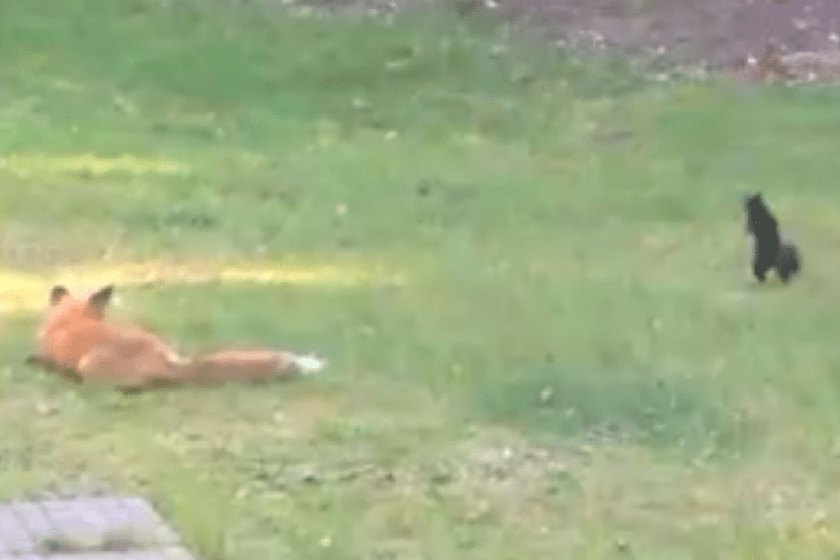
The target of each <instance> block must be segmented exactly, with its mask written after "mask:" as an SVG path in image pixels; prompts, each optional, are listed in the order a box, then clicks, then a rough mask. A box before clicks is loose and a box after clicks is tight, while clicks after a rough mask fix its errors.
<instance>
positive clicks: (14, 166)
mask: <svg viewBox="0 0 840 560" xmlns="http://www.w3.org/2000/svg"><path fill="white" fill-rule="evenodd" d="M0 169H5V170H8V171H10V172H11V173H13V174H14V175H16V176H17V177H19V178H22V179H28V178H32V177H35V176H44V175H50V174H65V173H77V174H78V173H88V174H90V175H91V176H93V177H99V176H102V175H108V174H110V173H127V174H129V175H138V176H139V175H149V174H155V175H186V174H187V173H189V171H190V167H189V166H188V165H186V164H184V163H181V162H177V161H173V160H169V159H164V158H142V157H137V156H133V155H130V154H123V155H120V156H115V157H104V156H98V155H95V154H90V153H87V154H77V155H67V156H50V155H44V154H9V155H6V156H5V157H2V158H0Z"/></svg>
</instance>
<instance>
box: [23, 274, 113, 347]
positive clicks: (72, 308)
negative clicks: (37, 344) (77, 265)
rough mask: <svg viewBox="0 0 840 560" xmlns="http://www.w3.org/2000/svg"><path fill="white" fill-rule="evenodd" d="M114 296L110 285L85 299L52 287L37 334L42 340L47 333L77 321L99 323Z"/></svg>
mask: <svg viewBox="0 0 840 560" xmlns="http://www.w3.org/2000/svg"><path fill="white" fill-rule="evenodd" d="M113 294H114V287H113V286H111V285H108V286H105V287H103V288H100V289H98V290H97V291H95V292H93V293H92V294H90V295H89V296H87V297H82V298H79V297H74V296H73V295H72V294H71V293H70V291H69V290H68V289H67V288H65V287H64V286H60V285H59V286H54V287H53V288H52V289H51V290H50V295H49V306H48V307H47V313H46V316H45V317H44V323H43V326H42V327H41V330H40V332H39V333H38V335H39V338H42V337H43V336H44V335H45V334H46V333H47V332H49V331H51V330H53V329H55V328H58V327H60V326H62V325H66V324H68V323H73V322H77V321H79V320H87V321H90V320H93V321H99V320H101V319H102V318H103V317H104V315H105V309H106V308H107V307H108V303H109V302H110V301H111V296H112V295H113Z"/></svg>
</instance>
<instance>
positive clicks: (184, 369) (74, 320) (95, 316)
mask: <svg viewBox="0 0 840 560" xmlns="http://www.w3.org/2000/svg"><path fill="white" fill-rule="evenodd" d="M113 292H114V287H113V286H111V285H109V286H105V287H103V288H101V289H99V290H98V291H96V292H94V293H93V294H92V295H90V296H89V297H87V298H76V297H73V296H72V295H71V294H70V292H69V291H68V290H67V288H65V287H64V286H60V285H59V286H55V287H53V288H52V290H51V291H50V295H49V306H48V308H47V312H46V316H45V317H44V321H43V323H42V325H41V328H40V330H39V331H38V335H37V340H38V347H39V350H38V352H37V353H35V354H33V355H31V356H29V357H28V358H27V363H29V364H37V365H41V366H42V367H45V368H47V369H50V370H53V371H56V372H58V373H60V374H62V375H63V376H64V377H66V378H68V379H70V380H73V381H75V382H77V383H82V382H95V383H104V384H108V385H113V386H116V387H118V388H121V389H123V390H126V391H137V390H142V389H148V388H153V387H157V386H162V385H181V384H210V383H221V382H225V381H260V380H264V379H269V378H275V377H277V378H290V377H294V376H295V375H298V374H299V375H307V374H312V373H315V372H317V371H319V370H321V369H322V368H323V367H324V366H325V362H324V361H323V360H321V359H319V358H317V357H315V356H312V355H299V354H295V353H293V352H289V351H282V350H268V349H241V350H240V349H229V350H221V351H218V352H212V353H207V354H202V355H199V356H195V357H193V358H185V357H182V356H181V355H179V354H178V352H176V351H175V349H174V348H173V347H172V346H170V345H169V344H167V343H166V342H164V341H163V340H162V339H161V338H160V337H158V336H157V335H156V334H154V333H152V332H150V331H148V330H145V329H143V328H141V327H138V326H131V325H117V324H114V323H112V322H110V321H108V320H106V319H105V310H106V308H107V306H108V303H109V302H110V301H111V296H112V295H113Z"/></svg>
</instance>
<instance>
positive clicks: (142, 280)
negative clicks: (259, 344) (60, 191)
mask: <svg viewBox="0 0 840 560" xmlns="http://www.w3.org/2000/svg"><path fill="white" fill-rule="evenodd" d="M402 281H403V280H402V276H401V275H399V274H394V273H391V272H387V271H385V270H383V269H382V268H381V267H379V266H358V267H351V266H344V265H292V264H278V263H270V262H244V263H214V262H206V261H194V262H189V261H187V262H178V263H175V262H168V261H162V260H161V261H147V262H135V263H131V262H129V263H107V264H90V265H81V266H74V267H67V268H62V269H61V270H56V271H50V272H47V273H43V274H30V273H25V272H20V271H16V270H9V269H0V313H11V312H16V311H35V310H38V309H42V308H43V306H44V303H45V301H46V297H47V291H48V290H49V289H50V288H51V287H52V286H53V285H55V284H64V285H66V286H67V287H68V288H70V289H71V290H72V289H74V288H75V289H80V288H86V289H93V288H96V287H98V286H102V285H105V284H116V285H119V286H142V285H148V284H181V285H183V284H205V283H210V282H228V283H246V282H251V283H258V284H291V285H311V286H318V287H322V288H347V287H353V286H358V285H363V284H370V283H391V284H400V283H402Z"/></svg>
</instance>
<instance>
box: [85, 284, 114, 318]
mask: <svg viewBox="0 0 840 560" xmlns="http://www.w3.org/2000/svg"><path fill="white" fill-rule="evenodd" d="M112 295H114V286H112V285H110V284H109V285H108V286H105V287H104V288H100V289H99V290H98V291H97V292H95V293H94V294H93V295H92V296H90V297H89V298H88V305H90V306H91V307H92V308H94V309H96V310H97V311H99V312H100V313H101V312H103V311H105V308H106V307H108V302H110V301H111V296H112Z"/></svg>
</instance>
